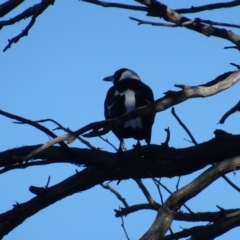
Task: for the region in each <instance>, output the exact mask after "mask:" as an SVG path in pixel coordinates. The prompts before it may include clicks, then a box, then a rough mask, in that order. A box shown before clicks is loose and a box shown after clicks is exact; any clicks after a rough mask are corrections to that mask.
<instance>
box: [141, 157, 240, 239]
mask: <svg viewBox="0 0 240 240" xmlns="http://www.w3.org/2000/svg"><path fill="white" fill-rule="evenodd" d="M239 168H240V155H239V156H236V157H232V158H228V159H226V160H224V161H222V162H220V163H217V164H216V165H214V166H212V167H210V168H209V169H208V170H206V171H205V172H203V173H202V174H201V175H199V176H198V177H197V178H196V179H195V180H194V181H192V182H191V183H189V184H188V185H186V186H185V187H183V188H181V189H180V190H178V191H176V192H174V193H173V194H172V195H171V196H170V197H169V198H168V199H167V200H166V202H165V203H164V204H163V205H162V207H161V208H160V210H159V211H158V215H157V217H156V219H155V221H154V223H153V224H152V226H151V227H150V229H149V230H148V231H147V232H146V233H145V234H144V235H143V237H142V238H141V239H142V240H145V239H146V240H154V239H161V238H162V237H163V236H164V235H165V233H166V232H167V230H168V229H169V228H170V225H171V223H172V221H173V219H174V215H175V214H176V212H177V211H178V210H179V208H180V207H181V206H182V205H183V204H184V203H185V202H186V201H188V200H189V199H191V198H193V197H194V196H196V195H197V194H198V193H200V192H201V191H202V190H203V189H204V188H206V187H207V186H209V185H210V184H211V183H212V182H214V181H215V180H216V179H218V178H219V177H220V176H221V175H223V174H226V173H228V172H230V171H232V170H234V169H239ZM237 219H238V218H237ZM237 222H238V221H237ZM226 225H227V224H226ZM196 239H212V238H211V237H210V238H196Z"/></svg>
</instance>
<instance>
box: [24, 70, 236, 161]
mask: <svg viewBox="0 0 240 240" xmlns="http://www.w3.org/2000/svg"><path fill="white" fill-rule="evenodd" d="M239 80H240V70H238V71H236V72H228V73H224V74H222V75H220V76H218V77H217V78H216V79H214V80H212V81H210V82H208V83H206V84H204V85H199V86H194V87H190V86H185V85H179V84H178V85H177V84H176V85H175V86H177V87H179V88H182V91H168V92H166V93H165V94H166V96H165V97H163V98H159V99H158V100H156V101H155V102H153V103H151V104H148V105H146V106H143V107H140V108H137V109H136V110H133V111H131V112H128V113H125V114H123V115H122V116H120V117H118V118H115V119H108V120H104V121H99V122H94V123H90V124H88V125H86V126H84V127H82V128H80V129H78V130H77V131H75V132H73V133H69V134H66V135H63V136H60V137H57V138H55V139H52V140H50V141H48V142H47V143H45V144H44V145H42V146H41V147H40V148H39V149H36V150H35V151H33V152H32V153H30V154H28V155H27V156H25V157H24V158H23V159H24V160H28V159H31V158H32V157H33V156H34V155H36V154H38V153H40V152H41V151H43V150H45V149H47V148H48V147H50V146H52V145H54V144H56V143H59V142H62V141H68V142H69V143H71V142H73V141H74V140H75V139H76V137H77V136H78V135H81V134H83V133H85V132H87V131H90V130H92V132H90V133H88V134H84V136H86V137H94V136H99V135H101V134H102V130H99V129H101V128H103V129H104V131H103V132H104V134H105V133H107V132H108V131H110V129H111V128H112V127H113V126H114V125H119V124H120V123H122V122H125V121H127V120H130V119H133V118H137V117H139V116H142V115H145V114H149V113H153V112H160V111H163V110H165V109H167V108H169V107H171V106H174V105H176V104H179V103H181V102H184V101H186V100H188V99H190V98H197V97H209V96H212V95H214V94H217V93H219V92H221V91H223V90H226V89H228V88H229V87H231V86H233V85H234V84H236V83H237V82H238V81H239ZM98 130H99V131H98Z"/></svg>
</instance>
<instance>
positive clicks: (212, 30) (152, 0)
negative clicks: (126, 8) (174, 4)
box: [136, 0, 240, 50]
mask: <svg viewBox="0 0 240 240" xmlns="http://www.w3.org/2000/svg"><path fill="white" fill-rule="evenodd" d="M136 1H137V2H139V3H142V4H144V5H146V6H147V7H148V8H149V12H154V14H155V15H158V16H159V17H161V18H163V19H164V20H165V21H167V22H172V23H175V24H176V25H182V26H183V27H186V28H188V29H190V30H193V31H196V32H199V33H201V34H204V35H205V36H208V37H209V36H215V37H219V38H223V39H226V40H229V41H230V42H232V43H233V44H234V45H236V47H237V48H238V49H239V50H240V36H239V35H237V34H235V33H233V32H232V31H228V30H226V29H220V28H216V27H213V26H211V25H206V24H203V23H200V22H199V23H196V22H195V21H194V20H191V19H189V18H187V17H184V16H182V15H181V14H179V13H178V12H176V11H174V10H172V9H170V8H169V7H168V6H166V5H164V4H162V3H160V2H157V1H156V0H136ZM238 4H239V3H238Z"/></svg>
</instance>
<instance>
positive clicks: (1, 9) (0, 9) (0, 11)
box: [0, 0, 24, 17]
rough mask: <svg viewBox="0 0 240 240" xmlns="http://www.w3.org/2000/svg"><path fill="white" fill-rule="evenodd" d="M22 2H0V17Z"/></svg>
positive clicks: (12, 0)
mask: <svg viewBox="0 0 240 240" xmlns="http://www.w3.org/2000/svg"><path fill="white" fill-rule="evenodd" d="M23 2H24V0H7V1H6V2H5V3H2V4H0V17H4V16H5V15H6V14H8V13H9V12H11V11H12V10H13V9H15V8H16V7H17V6H18V5H20V4H21V3H23Z"/></svg>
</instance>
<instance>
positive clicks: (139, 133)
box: [103, 68, 155, 151]
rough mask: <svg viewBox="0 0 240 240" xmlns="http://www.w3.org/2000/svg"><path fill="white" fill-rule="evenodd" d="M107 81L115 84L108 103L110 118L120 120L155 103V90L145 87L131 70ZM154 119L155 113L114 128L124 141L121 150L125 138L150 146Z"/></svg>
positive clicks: (106, 100)
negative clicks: (133, 111) (142, 141)
mask: <svg viewBox="0 0 240 240" xmlns="http://www.w3.org/2000/svg"><path fill="white" fill-rule="evenodd" d="M103 80H104V81H111V82H113V86H112V87H111V88H110V89H109V90H108V92H107V95H106V99H105V102H104V115H105V118H106V119H110V118H117V117H119V116H121V115H122V114H124V113H126V112H130V111H132V110H134V109H136V108H138V107H141V106H144V105H147V104H149V103H151V102H153V101H154V97H153V92H152V90H151V88H150V87H149V86H147V85H146V84H144V83H143V82H142V81H141V79H140V77H139V76H138V75H137V73H135V72H134V71H132V70H130V69H127V68H121V69H119V70H117V71H116V72H115V73H114V75H112V76H109V77H106V78H104V79H103ZM154 118H155V113H151V114H148V115H144V116H141V117H137V118H135V119H131V120H129V121H126V122H125V123H122V124H120V125H118V126H115V127H113V129H112V131H113V133H114V134H115V135H116V136H117V138H118V139H119V141H120V146H119V151H121V150H122V147H123V146H124V141H123V139H124V138H134V139H136V140H137V145H136V146H141V145H140V142H139V140H143V139H144V140H145V141H146V143H147V144H150V141H151V132H152V125H153V123H154Z"/></svg>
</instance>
